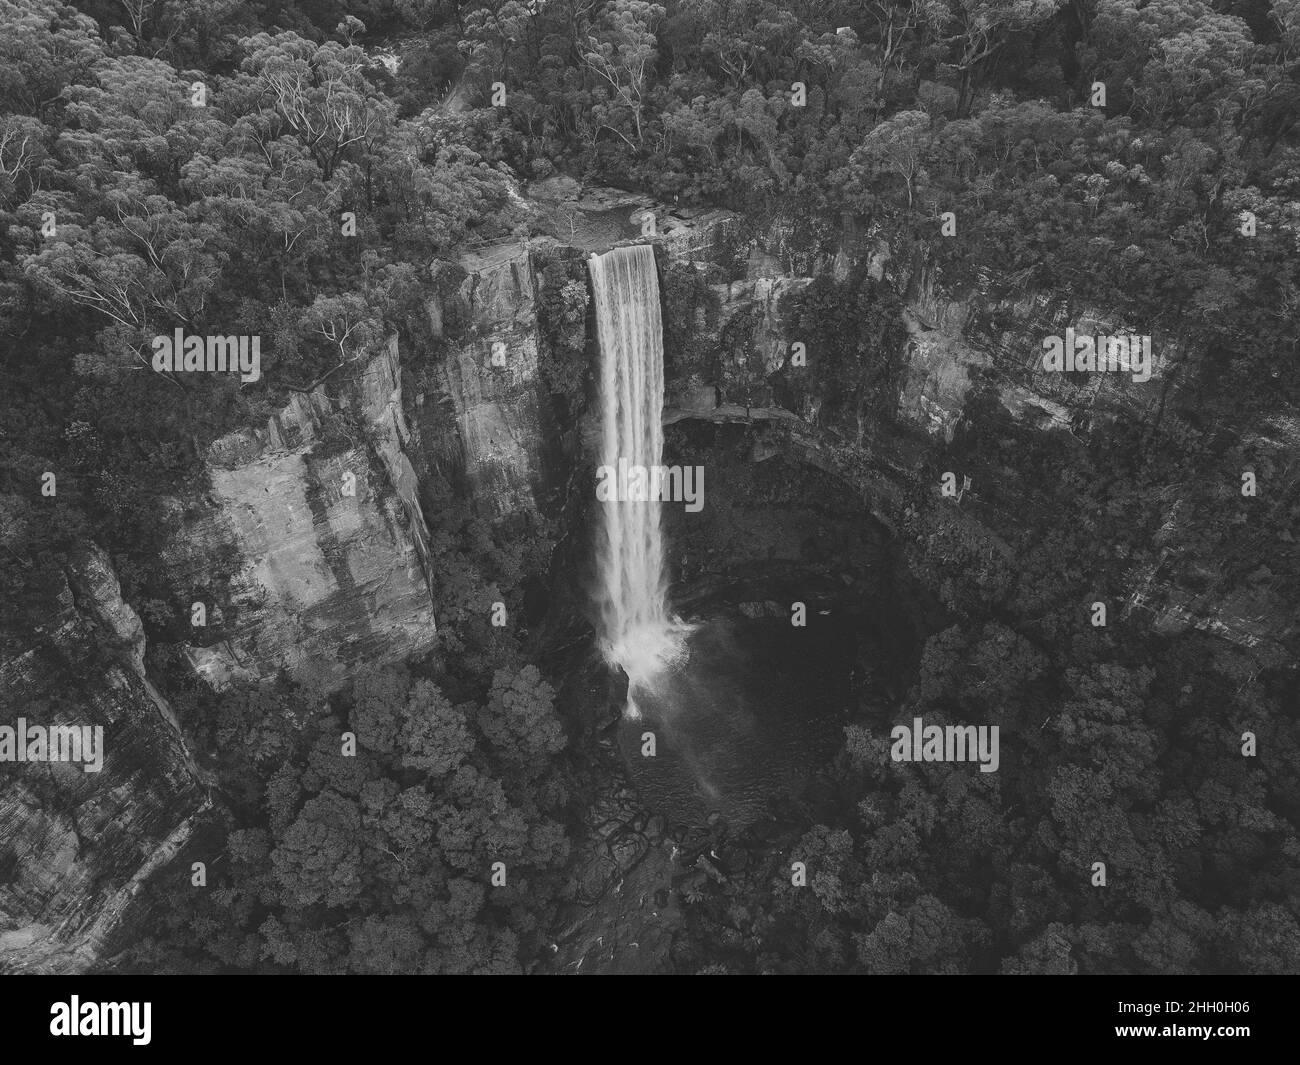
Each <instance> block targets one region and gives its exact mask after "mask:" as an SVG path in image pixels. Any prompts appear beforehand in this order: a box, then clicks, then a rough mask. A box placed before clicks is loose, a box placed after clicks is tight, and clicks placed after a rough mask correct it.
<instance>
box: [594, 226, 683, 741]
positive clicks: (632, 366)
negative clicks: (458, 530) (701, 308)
mask: <svg viewBox="0 0 1300 1065" xmlns="http://www.w3.org/2000/svg"><path fill="white" fill-rule="evenodd" d="M589 265H590V268H591V282H592V289H593V291H594V294H595V300H596V324H597V329H598V334H599V339H600V350H601V384H600V395H601V407H602V410H601V414H602V419H603V423H602V445H601V459H600V461H601V464H602V465H604V466H608V467H613V468H615V469H617V468H618V467H619V464H620V459H621V460H623V461H624V462H626V463H628V464H630V465H634V466H639V467H641V468H643V469H645V470H649V469H651V468H653V467H657V466H660V465H661V464H662V461H663V446H664V435H663V424H662V421H663V405H664V349H663V323H662V321H661V319H660V316H659V279H658V275H657V274H656V272H655V256H654V249H653V248H652V247H650V246H649V245H646V244H637V245H632V246H629V247H623V248H615V249H614V250H613V251H610V252H607V253H606V254H604V255H593V256H592V257H591V259H590V260H589ZM600 505H601V507H602V509H603V518H604V520H603V522H602V531H601V534H600V536H599V538H598V545H599V546H598V550H597V559H596V563H597V570H598V575H599V583H600V587H599V592H598V596H599V598H598V603H599V606H600V614H601V616H600V625H601V631H600V641H601V650H602V652H603V654H604V656H605V659H606V660H607V661H608V662H609V663H610V664H611V665H618V666H622V667H623V669H624V670H625V671H626V673H627V675H628V707H627V713H628V714H629V715H630V716H633V717H636V716H638V711H637V708H636V703H635V699H634V693H635V691H636V690H637V689H638V688H641V689H649V688H651V687H653V684H654V680H655V678H656V677H657V676H658V675H659V674H661V673H663V672H664V671H665V670H666V669H668V668H669V667H671V666H672V665H674V664H676V663H677V662H679V661H680V660H681V658H682V656H683V654H684V648H685V637H686V635H687V633H688V632H689V631H690V630H689V627H688V626H686V625H684V624H683V623H682V622H681V621H680V620H679V619H677V618H676V617H674V616H673V615H672V614H671V613H670V611H669V609H668V595H667V581H666V578H665V576H664V565H663V537H662V535H661V532H660V527H659V518H660V508H661V503H660V501H659V500H658V499H649V500H621V499H620V500H609V501H605V502H602V503H601V504H600Z"/></svg>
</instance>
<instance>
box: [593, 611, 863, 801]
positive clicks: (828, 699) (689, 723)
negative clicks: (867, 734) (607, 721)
mask: <svg viewBox="0 0 1300 1065" xmlns="http://www.w3.org/2000/svg"><path fill="white" fill-rule="evenodd" d="M853 647H854V641H853V633H852V630H851V628H850V627H848V626H846V625H844V624H843V623H841V622H839V621H837V620H836V619H834V618H825V617H822V616H819V615H816V614H814V615H813V616H811V617H809V618H808V625H807V627H806V628H796V627H794V626H792V625H791V624H790V622H789V620H788V619H783V618H776V619H760V620H751V619H747V618H743V617H742V618H732V619H726V620H723V619H714V620H711V621H706V622H703V623H702V624H701V627H700V628H699V630H697V631H696V632H695V633H694V635H693V636H692V637H691V641H690V650H691V654H690V658H689V660H688V661H687V663H686V664H685V665H684V666H683V667H682V668H681V669H680V670H679V671H678V672H677V673H675V674H673V675H672V676H670V677H667V678H665V679H664V681H663V682H662V683H661V684H660V685H659V686H658V687H657V689H656V690H655V691H654V692H652V693H645V692H639V693H638V694H637V705H638V707H639V708H640V710H641V713H642V717H641V719H640V720H628V719H624V721H623V722H622V724H621V725H620V727H619V746H620V748H621V749H622V752H623V756H624V758H625V759H626V760H627V764H628V769H629V774H630V776H631V778H632V781H633V783H634V784H635V786H636V787H637V789H638V791H639V792H640V794H641V797H642V801H643V802H644V803H645V805H646V806H647V807H648V808H649V809H651V810H652V811H653V812H654V813H657V814H662V815H664V816H665V817H667V818H668V819H669V820H671V821H674V822H677V823H683V824H687V825H698V824H703V823H705V822H706V821H707V819H708V818H709V816H710V814H713V813H717V814H720V815H721V816H722V817H723V818H724V819H725V820H726V821H727V822H728V823H729V824H731V825H735V826H739V825H744V824H748V823H751V822H753V821H755V820H758V819H760V818H761V817H763V816H764V814H765V813H766V812H767V810H768V804H769V802H770V800H771V799H772V798H774V797H776V796H777V795H779V794H790V793H797V792H798V791H799V789H800V787H801V786H802V785H803V784H804V783H805V782H806V781H807V779H808V778H809V776H810V775H811V773H812V772H813V771H815V770H816V769H817V768H819V767H820V766H822V765H824V764H825V763H826V762H827V761H828V760H829V759H830V758H831V757H832V756H833V755H834V754H835V752H836V751H837V750H838V748H839V746H840V744H841V741H842V739H843V731H842V730H843V722H844V718H845V715H846V712H847V709H848V704H849V699H850V692H851V675H850V670H851V666H852V662H853ZM646 732H653V733H654V735H655V745H656V750H655V756H654V757H644V756H643V755H642V753H641V751H642V745H643V738H642V737H643V734H644V733H646Z"/></svg>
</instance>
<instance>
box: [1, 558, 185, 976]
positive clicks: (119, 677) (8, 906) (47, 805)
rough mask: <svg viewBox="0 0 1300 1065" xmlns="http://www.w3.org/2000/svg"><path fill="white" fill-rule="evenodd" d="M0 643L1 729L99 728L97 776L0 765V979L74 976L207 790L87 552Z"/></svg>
mask: <svg viewBox="0 0 1300 1065" xmlns="http://www.w3.org/2000/svg"><path fill="white" fill-rule="evenodd" d="M5 644H6V646H5V652H6V653H5V656H4V659H5V660H4V664H3V665H0V724H5V725H14V724H16V722H17V721H18V719H19V718H23V719H25V720H26V722H27V725H28V726H29V727H30V726H32V725H41V726H46V727H48V726H51V725H79V726H90V727H92V728H93V727H95V726H99V727H100V728H102V729H103V733H102V735H103V755H104V756H103V764H102V768H101V769H100V771H99V772H94V773H87V772H85V771H84V768H83V765H81V764H78V763H75V762H24V763H10V762H5V763H0V971H32V972H60V971H76V970H79V969H82V968H84V967H85V966H86V965H87V964H89V963H90V962H91V961H93V960H94V958H95V957H97V956H98V954H99V953H100V951H101V949H102V948H103V946H104V944H105V942H106V941H107V940H108V939H109V937H110V936H111V934H112V932H113V930H114V928H115V927H116V926H117V922H118V920H119V919H120V917H121V915H122V912H123V910H124V909H125V907H126V905H127V903H128V902H129V901H130V899H131V897H132V896H133V895H134V894H135V892H136V891H137V890H138V888H139V885H140V884H141V883H142V882H143V878H144V876H146V875H147V874H148V873H149V872H151V871H152V870H153V869H155V868H158V867H159V866H160V864H161V863H162V862H164V861H165V860H166V859H167V858H168V857H170V855H171V854H174V853H175V850H176V849H177V848H178V847H179V846H180V844H181V843H182V842H183V841H184V839H185V838H187V836H188V834H189V832H190V830H191V828H192V826H193V819H194V816H195V815H196V814H197V813H198V812H199V811H201V810H202V809H204V808H205V806H206V795H205V790H204V787H203V785H202V782H201V780H200V776H199V773H198V770H197V769H196V767H195V765H194V762H193V760H192V758H191V757H190V752H189V751H188V750H187V748H186V745H185V741H184V738H183V737H182V735H181V733H180V731H179V729H178V728H177V727H176V723H175V719H174V717H173V715H172V713H171V709H170V707H169V706H168V705H167V702H166V700H164V699H163V698H162V696H161V695H159V693H158V692H157V691H156V690H155V689H154V687H153V686H152V685H151V684H150V683H149V681H148V680H146V679H145V676H144V672H143V668H142V661H143V653H144V632H143V629H142V627H141V625H140V619H139V618H138V617H137V616H136V614H135V611H134V610H132V609H131V607H130V606H129V605H128V604H127V603H125V602H123V600H122V598H121V594H120V591H119V588H118V582H117V578H116V576H115V575H114V573H113V569H112V565H111V563H110V561H109V559H108V558H107V556H106V555H105V554H104V553H103V552H102V551H100V550H99V549H98V548H97V547H95V546H94V545H92V544H87V545H85V546H84V548H83V549H82V550H81V551H80V552H79V553H78V554H77V556H76V557H74V558H73V559H72V560H71V561H70V562H69V564H68V566H67V567H66V571H65V574H64V577H63V579H62V580H61V582H60V585H59V587H58V588H57V589H56V590H55V595H54V596H53V598H52V599H51V600H50V601H49V603H48V609H47V611H46V614H45V616H44V617H43V618H42V619H41V620H40V623H39V625H38V626H37V627H36V628H35V629H34V630H32V631H28V632H21V633H14V632H7V633H5Z"/></svg>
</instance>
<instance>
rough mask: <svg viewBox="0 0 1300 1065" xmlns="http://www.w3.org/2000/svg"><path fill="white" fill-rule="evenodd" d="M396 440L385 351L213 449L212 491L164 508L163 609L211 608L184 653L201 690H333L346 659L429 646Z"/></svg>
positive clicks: (418, 528) (393, 656)
mask: <svg viewBox="0 0 1300 1065" xmlns="http://www.w3.org/2000/svg"><path fill="white" fill-rule="evenodd" d="M409 435H410V434H409V430H408V428H407V425H406V420H405V415H404V413H403V410H402V404H401V391H400V386H399V376H398V366H397V351H396V344H395V342H394V343H391V344H390V345H388V347H387V348H386V349H385V350H383V351H381V352H380V353H379V354H377V355H375V356H374V357H373V358H371V359H370V360H369V362H368V363H367V364H366V365H365V366H364V367H362V368H361V369H360V371H359V372H358V373H357V374H356V375H355V376H354V378H352V379H351V380H350V381H348V382H347V383H345V384H343V385H342V386H341V388H340V394H339V395H338V396H336V397H331V396H330V395H328V394H327V393H326V391H325V389H324V388H318V389H317V390H316V391H314V392H312V393H310V394H301V393H300V394H297V395H295V396H294V397H293V399H292V400H291V401H290V402H289V404H288V405H287V406H286V407H285V408H284V409H283V410H282V411H281V412H280V413H279V414H277V415H276V416H274V417H273V418H271V419H270V420H269V421H268V422H267V424H266V425H265V427H263V428H260V429H255V428H250V429H244V430H240V431H239V432H236V433H232V434H230V435H228V436H225V437H222V438H221V439H220V440H217V441H216V442H215V443H214V444H213V445H212V447H211V448H210V449H209V453H208V459H207V464H208V471H209V476H210V481H211V491H210V493H209V494H208V495H207V497H206V498H205V499H202V500H190V501H186V502H185V503H184V504H182V503H179V502H178V503H177V506H178V508H180V509H181V510H182V527H183V531H182V534H181V535H180V536H178V537H177V538H176V540H175V542H174V545H173V547H172V549H171V551H170V553H169V555H168V557H167V558H166V559H165V560H164V561H165V564H166V567H167V571H168V579H169V581H170V583H171V585H172V587H173V588H174V596H173V599H174V601H175V602H176V603H178V604H182V605H183V607H184V608H185V609H186V610H187V611H188V608H189V604H191V603H192V602H202V603H204V605H205V607H206V609H207V611H208V620H207V625H206V626H204V627H195V628H194V630H193V631H194V634H195V635H194V640H193V643H194V646H193V647H192V648H191V649H190V651H189V655H190V658H191V661H192V663H193V665H194V668H195V669H196V670H197V671H198V672H199V673H200V674H201V675H202V676H203V677H204V678H205V679H206V680H207V681H208V682H209V683H210V684H212V685H213V686H214V687H216V688H221V687H224V686H225V685H227V684H229V683H230V682H231V680H233V679H238V680H242V681H257V680H260V679H263V678H267V677H272V676H274V675H276V674H277V673H278V672H279V671H280V670H281V669H285V670H287V671H288V672H289V674H290V675H291V676H294V677H296V678H299V679H303V678H306V677H309V676H310V677H312V678H313V679H314V680H315V681H316V682H318V683H322V684H323V685H324V686H325V687H327V688H328V687H335V686H337V685H338V684H340V683H342V681H343V680H344V679H345V678H346V677H347V676H348V675H349V673H350V671H351V670H352V668H353V667H354V666H355V665H356V664H357V663H359V662H386V661H395V660H399V659H403V658H406V657H408V656H411V655H415V654H418V653H420V652H422V651H424V650H426V649H428V648H429V647H430V646H432V643H433V640H434V638H435V631H436V626H435V620H434V616H433V605H432V601H431V599H430V595H429V587H428V580H427V577H426V575H425V572H424V564H423V558H422V556H423V554H424V550H425V549H424V543H425V539H426V537H427V530H426V528H425V524H424V519H423V516H422V515H421V513H420V508H419V504H418V500H417V495H418V485H417V483H416V477H415V472H414V469H413V468H412V465H411V462H410V460H409V458H408V457H407V455H406V453H405V451H404V450H403V446H404V444H405V442H406V440H407V439H408V437H409Z"/></svg>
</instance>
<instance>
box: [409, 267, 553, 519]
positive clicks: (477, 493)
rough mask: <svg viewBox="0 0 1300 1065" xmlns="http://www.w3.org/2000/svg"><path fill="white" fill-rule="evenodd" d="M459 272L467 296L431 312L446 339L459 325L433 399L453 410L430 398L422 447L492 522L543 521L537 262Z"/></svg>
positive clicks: (423, 412) (423, 408)
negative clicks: (523, 515) (460, 479)
mask: <svg viewBox="0 0 1300 1065" xmlns="http://www.w3.org/2000/svg"><path fill="white" fill-rule="evenodd" d="M459 267H460V270H461V271H462V272H463V273H464V280H463V281H462V282H461V284H460V286H459V287H458V288H457V289H456V291H455V292H454V293H452V294H450V295H449V296H447V297H446V298H441V297H437V296H435V297H433V298H431V300H430V305H429V314H430V320H431V321H432V322H433V323H434V331H435V335H438V336H444V335H445V331H444V323H445V322H447V321H449V320H452V321H454V322H455V323H456V325H457V329H456V334H455V336H454V337H452V338H450V341H449V348H448V351H447V354H446V357H445V359H444V360H443V361H442V362H441V364H440V365H439V366H438V367H437V368H436V380H437V383H438V385H439V389H438V392H437V393H435V395H441V396H443V397H446V399H447V400H448V401H449V406H450V409H449V410H448V409H446V408H445V406H441V405H439V404H437V403H436V402H429V400H428V399H427V398H424V400H423V401H422V402H420V405H419V411H420V414H419V416H418V421H419V425H420V429H421V438H422V440H423V442H424V445H425V446H426V447H427V448H428V449H429V451H430V455H429V458H430V459H431V461H432V462H433V463H435V464H436V465H438V466H440V467H442V468H443V469H444V470H448V471H451V470H457V471H458V472H462V473H463V475H464V478H465V482H466V487H467V488H468V490H469V492H470V493H471V494H472V495H473V497H474V500H475V505H476V507H477V508H478V510H479V512H480V513H481V514H483V516H484V517H485V518H487V519H488V520H490V521H495V520H497V519H500V518H502V517H504V516H505V515H509V514H514V513H518V512H520V511H525V512H529V513H536V512H537V510H538V498H539V496H540V495H541V494H542V492H543V488H544V474H543V470H544V455H543V451H544V447H545V435H546V434H545V431H544V428H543V422H542V414H543V409H542V398H543V397H542V396H541V394H540V391H539V390H540V388H541V384H540V377H539V371H538V343H539V327H538V321H537V302H536V291H537V282H536V278H535V271H534V267H533V263H532V257H531V254H530V251H529V248H528V246H527V245H523V244H519V243H512V244H505V245H497V246H493V247H489V248H485V249H483V250H481V251H479V252H475V253H470V254H467V255H465V256H464V257H463V258H462V259H461V261H460V263H459ZM448 415H450V417H448Z"/></svg>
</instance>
